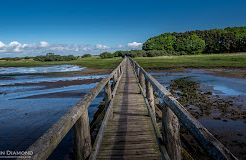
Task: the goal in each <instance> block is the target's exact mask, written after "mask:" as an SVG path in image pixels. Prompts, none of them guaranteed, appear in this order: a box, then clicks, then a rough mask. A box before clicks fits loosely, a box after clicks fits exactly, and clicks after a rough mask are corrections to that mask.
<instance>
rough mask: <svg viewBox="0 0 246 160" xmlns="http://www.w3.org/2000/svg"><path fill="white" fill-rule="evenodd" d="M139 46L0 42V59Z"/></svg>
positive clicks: (138, 44)
mask: <svg viewBox="0 0 246 160" xmlns="http://www.w3.org/2000/svg"><path fill="white" fill-rule="evenodd" d="M141 46H142V43H139V42H131V43H128V44H119V45H115V46H107V45H104V44H97V45H92V44H50V43H48V42H47V41H40V42H37V43H20V42H18V41H12V42H10V43H5V42H3V41H0V53H1V54H0V57H6V56H10V57H16V56H36V55H44V54H46V53H48V52H52V53H56V54H61V55H67V54H74V55H83V54H85V53H90V54H99V53H102V52H104V51H105V50H107V51H109V52H114V51H117V50H131V49H141ZM17 53H18V55H17Z"/></svg>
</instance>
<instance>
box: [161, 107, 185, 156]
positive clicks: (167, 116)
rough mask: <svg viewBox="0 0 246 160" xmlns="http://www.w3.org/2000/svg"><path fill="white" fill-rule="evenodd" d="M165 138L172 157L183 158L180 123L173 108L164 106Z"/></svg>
mask: <svg viewBox="0 0 246 160" xmlns="http://www.w3.org/2000/svg"><path fill="white" fill-rule="evenodd" d="M162 128H163V140H164V143H165V145H166V148H167V152H168V155H169V157H170V159H173V160H181V141H180V132H179V129H180V125H179V120H178V118H177V116H176V115H175V114H174V113H173V112H172V110H171V109H170V108H169V107H167V106H163V110H162Z"/></svg>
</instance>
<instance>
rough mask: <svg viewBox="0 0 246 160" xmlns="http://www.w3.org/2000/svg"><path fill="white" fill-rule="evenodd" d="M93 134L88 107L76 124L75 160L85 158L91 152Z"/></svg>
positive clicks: (83, 159)
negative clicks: (91, 133)
mask: <svg viewBox="0 0 246 160" xmlns="http://www.w3.org/2000/svg"><path fill="white" fill-rule="evenodd" d="M91 149H92V147H91V135H90V125H89V116H88V111H87V109H86V110H85V111H83V114H82V115H81V117H80V118H79V119H78V120H77V122H76V123H75V124H74V156H75V160H85V159H86V158H88V156H89V155H90V153H91Z"/></svg>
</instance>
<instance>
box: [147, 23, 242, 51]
mask: <svg viewBox="0 0 246 160" xmlns="http://www.w3.org/2000/svg"><path fill="white" fill-rule="evenodd" d="M143 50H145V51H151V50H161V51H172V52H186V53H187V54H199V53H231V52H246V27H228V28H224V29H211V30H203V31H201V30H195V31H188V32H183V33H176V32H173V33H163V34H161V35H158V36H155V37H152V38H149V39H148V40H147V41H146V42H145V43H144V44H143Z"/></svg>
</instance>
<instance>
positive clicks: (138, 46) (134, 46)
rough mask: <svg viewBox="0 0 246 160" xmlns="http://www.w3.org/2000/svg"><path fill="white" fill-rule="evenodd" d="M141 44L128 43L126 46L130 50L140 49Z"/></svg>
mask: <svg viewBox="0 0 246 160" xmlns="http://www.w3.org/2000/svg"><path fill="white" fill-rule="evenodd" d="M142 45H143V44H142V43H139V42H131V43H128V44H127V46H128V47H130V48H140V47H142Z"/></svg>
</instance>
